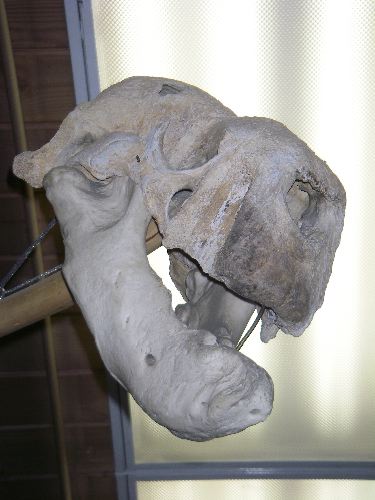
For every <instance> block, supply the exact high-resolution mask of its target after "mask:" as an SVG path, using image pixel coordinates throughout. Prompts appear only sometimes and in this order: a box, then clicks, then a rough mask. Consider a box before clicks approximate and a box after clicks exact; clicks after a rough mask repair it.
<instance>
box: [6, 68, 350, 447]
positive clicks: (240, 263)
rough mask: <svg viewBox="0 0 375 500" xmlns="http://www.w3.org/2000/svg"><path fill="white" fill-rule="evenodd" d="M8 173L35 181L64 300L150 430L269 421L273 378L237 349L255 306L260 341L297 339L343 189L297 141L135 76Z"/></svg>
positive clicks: (213, 428)
mask: <svg viewBox="0 0 375 500" xmlns="http://www.w3.org/2000/svg"><path fill="white" fill-rule="evenodd" d="M14 171H15V173H16V174H17V175H18V176H20V177H23V178H24V179H25V180H26V181H28V182H30V183H31V184H32V185H34V186H41V185H42V183H43V179H44V187H45V188H46V192H47V196H48V197H49V199H50V200H51V202H52V204H53V205H54V208H55V211H56V214H57V217H58V219H59V222H60V225H61V228H62V233H63V237H64V242H65V248H66V257H65V263H64V268H63V270H64V275H65V277H66V280H67V282H68V284H69V287H70V288H71V291H72V293H73V295H74V296H75V298H76V300H77V303H78V304H79V305H80V307H81V309H82V312H83V314H84V315H85V317H86V320H87V322H88V324H89V326H90V328H91V330H92V332H93V334H94V336H95V338H96V341H97V344H98V347H99V350H100V352H101V354H102V357H103V359H104V362H105V363H106V365H107V367H108V368H109V370H110V371H111V373H112V374H113V375H114V376H115V377H116V378H117V379H118V380H119V381H120V383H122V384H123V385H124V386H125V387H126V388H127V389H128V390H129V391H130V392H131V393H132V394H133V396H134V397H135V399H136V400H137V401H138V403H139V404H140V405H141V406H142V407H143V408H144V409H145V411H146V412H147V413H148V414H149V415H150V416H151V417H152V418H154V419H155V420H156V421H157V422H159V423H161V424H162V425H165V426H166V427H168V428H169V429H170V430H171V431H172V432H174V433H175V434H177V435H178V436H180V437H185V438H188V439H193V440H204V439H210V438H213V437H218V436H223V435H226V434H230V433H233V432H238V431H240V430H242V429H244V428H246V427H247V426H249V425H252V424H255V423H258V422H260V421H262V420H264V419H265V418H266V417H267V415H268V414H269V413H270V411H271V409H272V400H273V386H272V381H271V379H270V377H269V376H268V374H267V373H266V372H265V370H263V369H262V368H261V367H259V366H257V365H256V364H255V363H254V362H253V361H251V360H250V359H248V358H246V357H245V356H243V355H242V354H241V353H239V352H238V351H237V350H235V348H234V347H235V345H236V344H237V342H238V339H239V338H240V336H241V334H242V332H243V330H244V328H245V326H246V324H247V322H248V320H249V318H250V317H251V315H252V313H253V312H254V310H255V309H256V308H259V307H261V306H263V307H265V314H264V315H263V318H262V330H261V338H262V340H264V341H268V340H269V339H271V338H272V337H274V336H275V335H276V333H277V331H278V329H281V330H282V331H284V332H285V333H289V334H292V335H295V336H297V335H300V334H301V333H302V332H303V331H304V330H305V329H306V327H307V326H308V324H309V323H310V322H311V320H312V317H313V315H314V313H315V312H316V310H317V309H318V308H319V307H320V306H321V304H322V302H323V298H324V292H325V289H326V286H327V282H328V279H329V276H330V273H331V267H332V262H333V258H334V254H335V251H336V248H337V246H338V244H339V240H340V234H341V230H342V226H343V219H344V210H345V191H344V189H343V187H342V185H341V183H340V182H339V180H338V179H337V178H336V176H335V175H334V174H333V173H332V172H331V171H330V169H329V168H328V167H327V165H326V164H325V163H324V162H322V161H321V160H320V159H319V158H317V157H316V156H315V154H314V153H313V152H312V151H311V150H310V149H309V148H308V147H307V146H306V144H304V143H303V142H302V141H301V140H300V139H298V138H297V137H296V136H295V135H294V134H293V133H292V132H290V131H289V130H288V129H287V128H286V127H285V126H283V125H282V124H280V123H278V122H275V121H273V120H270V119H266V118H237V117H236V116H235V115H234V114H233V113H232V112H231V111H230V110H228V109H227V108H225V107H224V106H222V105H221V104H220V103H219V102H218V101H216V100H215V99H213V98H212V97H211V96H209V95H208V94H206V93H204V92H202V91H201V90H199V89H197V88H195V87H192V86H189V85H187V84H184V83H182V82H176V81H173V80H166V79H161V78H147V77H137V78H130V79H128V80H125V81H124V82H121V83H120V84H117V85H115V86H113V87H111V88H109V89H107V90H106V91H104V92H103V93H102V94H101V95H99V96H98V98H96V99H95V100H94V101H92V102H90V103H87V104H84V105H81V106H79V107H78V108H76V110H74V111H73V112H72V113H70V115H69V116H68V117H67V118H66V119H65V120H64V122H63V124H62V125H61V127H60V130H59V131H58V132H57V134H56V135H55V137H54V138H53V139H52V140H51V142H50V143H49V144H47V145H45V146H44V147H43V148H41V149H40V150H38V151H36V152H27V153H24V154H22V155H19V156H18V157H17V158H16V160H15V163H14ZM151 217H153V218H154V219H155V220H156V222H157V224H158V226H159V230H160V232H161V234H162V236H163V244H164V246H165V247H166V248H168V249H169V250H170V258H171V276H172V278H173V279H174V281H175V283H176V286H177V287H178V288H179V290H180V291H181V292H182V294H183V295H184V297H185V299H186V300H187V303H186V304H184V305H180V306H178V307H177V309H176V312H173V310H172V309H171V305H170V297H169V295H168V293H167V292H166V290H165V289H164V287H163V286H162V284H161V282H160V280H159V279H158V278H157V276H155V274H154V273H153V272H152V270H151V269H150V267H149V265H148V261H147V257H146V252H145V245H144V234H145V230H146V227H147V224H148V222H149V221H150V219H151Z"/></svg>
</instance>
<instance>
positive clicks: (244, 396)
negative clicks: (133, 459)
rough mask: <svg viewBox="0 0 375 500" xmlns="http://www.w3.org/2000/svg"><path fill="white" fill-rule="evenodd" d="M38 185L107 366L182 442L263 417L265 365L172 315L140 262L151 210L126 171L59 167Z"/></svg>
mask: <svg viewBox="0 0 375 500" xmlns="http://www.w3.org/2000/svg"><path fill="white" fill-rule="evenodd" d="M44 185H45V188H46V191H47V196H48V198H49V199H50V200H51V202H52V203H53V205H54V208H55V210H56V214H57V217H58V218H59V221H60V225H61V229H62V233H63V237H64V243H65V250H66V258H65V263H64V275H65V277H66V279H67V282H68V284H69V286H70V289H71V291H72V293H73V295H74V297H75V299H76V301H77V303H78V305H79V306H80V308H81V310H82V312H83V314H84V316H85V318H86V320H87V322H88V325H89V327H90V329H91V331H92V333H93V334H94V336H95V339H96V342H97V345H98V348H99V351H100V353H101V355H102V358H103V360H104V362H105V364H106V366H107V368H108V369H109V371H110V372H111V373H112V375H113V376H114V377H115V378H116V379H117V380H118V381H119V382H120V383H121V384H122V385H123V386H124V387H126V388H127V389H128V390H129V391H130V392H131V393H132V395H133V396H134V398H135V400H136V401H137V402H138V403H139V404H140V405H141V406H142V407H143V409H144V410H145V411H146V412H147V413H148V414H149V415H150V416H151V417H152V418H153V419H154V420H156V421H157V422H159V423H160V424H162V425H164V426H166V427H167V428H168V429H170V430H171V431H172V432H173V433H174V434H176V435H177V436H180V437H183V438H187V439H192V440H205V439H211V438H213V437H218V436H224V435H227V434H231V433H233V432H238V431H240V430H242V429H244V428H246V427H248V426H249V425H252V424H255V423H257V422H260V421H262V420H264V419H265V418H266V417H267V415H268V414H269V413H270V411H271V408H272V400H273V385H272V381H271V379H270V377H269V376H268V374H267V373H266V371H265V370H264V369H263V368H261V367H259V366H258V365H256V364H255V363H254V362H253V361H251V360H250V359H248V358H246V357H245V356H243V355H242V354H240V353H238V352H237V351H235V350H234V349H232V348H228V347H223V346H219V345H218V342H217V339H216V336H215V335H213V334H212V333H210V332H209V331H207V330H203V329H196V328H195V329H189V328H187V327H186V326H185V325H184V324H183V323H182V322H181V321H179V319H178V318H177V316H176V315H175V314H174V312H173V310H172V308H171V298H170V294H169V293H168V291H167V290H166V289H165V288H164V286H163V285H162V283H161V281H160V279H159V278H158V276H157V275H155V273H154V272H153V271H152V269H151V268H150V266H149V264H148V259H147V255H146V251H145V244H144V239H145V232H146V229H147V226H148V223H149V222H150V218H151V216H150V214H149V212H148V210H147V209H146V207H145V204H144V201H143V197H142V192H141V190H140V188H139V187H136V186H135V185H134V183H133V181H131V180H130V179H129V178H126V177H122V178H114V179H113V180H111V181H109V182H108V183H105V184H99V185H98V183H96V182H93V181H90V180H88V179H87V178H86V177H85V176H84V175H83V174H82V173H80V172H79V171H77V170H74V169H71V168H63V167H60V168H55V169H53V170H52V171H51V172H50V173H49V174H48V175H47V176H46V178H45V181H44ZM93 214H94V215H95V217H93ZM98 263H99V264H98Z"/></svg>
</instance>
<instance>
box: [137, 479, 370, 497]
mask: <svg viewBox="0 0 375 500" xmlns="http://www.w3.org/2000/svg"><path fill="white" fill-rule="evenodd" d="M137 490H138V499H139V500H175V499H177V498H181V499H182V498H183V500H202V499H205V500H211V499H215V500H287V499H288V500H297V499H298V500H299V499H303V500H316V499H319V500H354V499H355V500H368V499H370V498H374V497H375V481H344V480H343V481H341V480H302V481H301V480H298V481H292V480H271V479H262V480H255V479H234V480H225V481H224V480H209V481H149V482H148V481H140V482H139V483H138V488H137Z"/></svg>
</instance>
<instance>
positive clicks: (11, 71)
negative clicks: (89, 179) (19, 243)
mask: <svg viewBox="0 0 375 500" xmlns="http://www.w3.org/2000/svg"><path fill="white" fill-rule="evenodd" d="M0 27H1V36H0V38H1V51H2V58H3V65H4V74H5V82H6V87H7V94H8V102H9V111H10V115H11V120H12V126H13V127H12V128H13V135H14V140H15V145H16V151H17V152H18V153H20V152H22V151H26V150H27V141H26V133H25V126H24V120H23V113H22V106H21V99H20V94H19V88H18V81H17V73H16V67H15V62H14V57H13V50H12V43H11V38H10V32H9V26H8V18H7V13H6V9H5V3H4V0H0ZM26 198H27V205H28V217H29V226H30V230H31V235H32V239H33V240H34V239H36V238H37V236H38V234H39V232H40V231H39V227H38V218H37V211H36V204H35V194H34V190H33V189H32V188H31V187H30V186H27V187H26ZM34 265H35V269H36V271H37V273H38V274H39V273H42V272H43V257H42V251H41V248H40V247H38V248H36V249H35V252H34ZM43 338H44V345H45V352H46V361H47V373H48V382H49V389H50V395H51V403H52V412H53V419H54V429H55V435H56V443H57V451H58V458H59V467H60V478H61V483H62V489H63V495H64V499H65V500H71V498H72V494H71V486H70V478H69V469H68V460H67V452H66V446H65V438H64V423H63V418H62V408H61V399H60V392H59V383H58V372H57V366H56V356H55V348H54V340H53V332H52V325H51V320H50V318H49V317H47V318H45V320H44V329H43Z"/></svg>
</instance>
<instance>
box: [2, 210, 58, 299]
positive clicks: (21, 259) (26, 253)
mask: <svg viewBox="0 0 375 500" xmlns="http://www.w3.org/2000/svg"><path fill="white" fill-rule="evenodd" d="M56 222H57V220H56V217H54V218H53V219H52V220H50V221H49V223H48V224H47V226H46V227H45V229H44V230H43V231H42V232H41V233H40V235H39V236H38V237H37V238H36V239H35V240H34V241H33V242H32V243H31V245H29V246H28V247H27V248H26V250H25V251H24V252H23V253H22V255H20V256H19V257H18V259H17V260H16V262H15V263H14V264H13V266H12V267H11V268H10V270H9V271H8V272H7V274H6V275H5V276H4V277H3V278H2V279H1V280H0V300H1V299H3V298H4V297H7V296H8V295H11V294H12V293H15V292H18V291H19V290H22V289H23V288H26V287H27V286H30V285H32V284H34V283H36V282H38V281H39V280H41V279H42V278H46V277H47V276H49V275H50V274H54V273H56V272H57V271H59V270H60V269H61V267H62V266H61V265H60V266H56V267H54V268H53V269H49V270H48V271H45V272H43V273H41V274H39V275H38V276H35V277H33V278H31V279H29V280H26V281H24V282H23V283H20V284H19V285H17V286H15V287H13V288H11V289H10V290H5V286H6V285H7V283H8V282H9V281H10V280H11V279H12V278H13V276H14V275H15V274H16V272H17V271H18V270H19V269H20V268H21V267H22V266H23V264H24V263H25V262H26V261H27V259H28V257H29V256H30V254H31V253H32V252H33V250H34V249H35V248H36V247H37V246H38V245H39V244H40V243H41V242H42V241H43V240H44V238H45V237H46V236H47V234H48V233H49V232H50V231H51V229H52V228H53V226H55V224H56Z"/></svg>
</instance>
